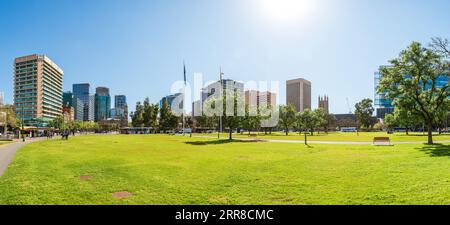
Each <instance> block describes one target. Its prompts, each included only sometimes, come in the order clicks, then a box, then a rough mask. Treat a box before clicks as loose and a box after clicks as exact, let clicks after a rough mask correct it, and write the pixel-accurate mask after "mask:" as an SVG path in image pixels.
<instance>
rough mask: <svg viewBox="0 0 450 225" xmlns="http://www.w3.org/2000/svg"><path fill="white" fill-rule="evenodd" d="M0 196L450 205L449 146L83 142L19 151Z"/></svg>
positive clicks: (158, 139) (173, 139)
mask: <svg viewBox="0 0 450 225" xmlns="http://www.w3.org/2000/svg"><path fill="white" fill-rule="evenodd" d="M82 175H88V176H92V179H91V180H88V181H82V180H80V176H82ZM0 190H1V191H0V204H450V198H449V196H450V145H436V146H432V147H430V146H425V145H398V146H392V147H373V146H359V145H358V146H347V145H339V146H333V145H312V146H310V147H307V146H304V145H302V144H292V143H263V142H251V143H250V142H232V143H229V142H227V141H224V140H222V141H216V140H209V139H202V138H193V139H190V138H188V137H179V136H159V135H158V136H151V135H141V136H139V135H136V136H131V135H130V136H124V135H123V136H122V135H118V136H80V137H76V138H70V140H69V141H61V140H52V141H45V142H39V143H32V144H30V145H27V146H25V147H24V148H23V149H21V150H19V151H18V152H17V154H16V156H15V159H14V161H13V163H12V165H11V166H10V167H9V169H8V170H7V171H6V173H5V174H4V176H3V177H1V178H0ZM118 191H128V192H131V193H132V194H133V196H132V197H129V198H124V199H116V198H113V197H112V193H113V192H118Z"/></svg>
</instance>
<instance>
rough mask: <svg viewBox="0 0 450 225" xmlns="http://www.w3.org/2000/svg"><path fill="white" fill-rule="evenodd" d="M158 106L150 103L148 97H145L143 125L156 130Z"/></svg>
mask: <svg viewBox="0 0 450 225" xmlns="http://www.w3.org/2000/svg"><path fill="white" fill-rule="evenodd" d="M158 113H159V106H158V105H157V104H151V103H150V100H149V98H145V100H144V105H143V114H142V116H143V123H144V126H145V127H151V128H152V129H153V130H154V131H156V129H157V126H158Z"/></svg>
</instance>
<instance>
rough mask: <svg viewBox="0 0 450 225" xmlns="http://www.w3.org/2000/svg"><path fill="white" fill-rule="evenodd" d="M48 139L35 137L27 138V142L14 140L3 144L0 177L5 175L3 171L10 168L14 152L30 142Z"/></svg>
mask: <svg viewBox="0 0 450 225" xmlns="http://www.w3.org/2000/svg"><path fill="white" fill-rule="evenodd" d="M43 140H47V138H34V139H27V140H26V142H22V141H21V140H20V141H19V140H14V141H13V142H12V143H10V144H6V145H1V146H0V177H1V176H3V173H4V172H5V171H6V169H7V168H8V166H9V164H10V163H11V161H12V160H13V158H14V154H15V153H16V152H17V150H19V149H20V148H21V147H22V146H24V145H27V144H29V143H33V142H37V141H43Z"/></svg>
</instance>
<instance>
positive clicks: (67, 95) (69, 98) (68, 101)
mask: <svg viewBox="0 0 450 225" xmlns="http://www.w3.org/2000/svg"><path fill="white" fill-rule="evenodd" d="M63 106H69V107H73V94H72V92H71V91H66V92H64V93H63Z"/></svg>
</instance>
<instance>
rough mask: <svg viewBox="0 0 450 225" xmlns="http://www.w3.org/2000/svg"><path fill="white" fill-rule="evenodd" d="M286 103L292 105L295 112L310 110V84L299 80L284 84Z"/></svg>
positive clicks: (301, 79)
mask: <svg viewBox="0 0 450 225" xmlns="http://www.w3.org/2000/svg"><path fill="white" fill-rule="evenodd" d="M286 103H287V104H290V105H293V106H294V107H295V108H296V110H297V112H303V111H305V110H306V109H309V110H311V82H309V81H307V80H305V79H303V78H300V79H295V80H288V81H287V82H286Z"/></svg>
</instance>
